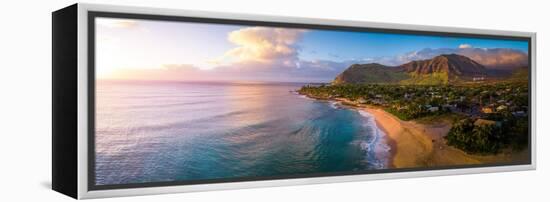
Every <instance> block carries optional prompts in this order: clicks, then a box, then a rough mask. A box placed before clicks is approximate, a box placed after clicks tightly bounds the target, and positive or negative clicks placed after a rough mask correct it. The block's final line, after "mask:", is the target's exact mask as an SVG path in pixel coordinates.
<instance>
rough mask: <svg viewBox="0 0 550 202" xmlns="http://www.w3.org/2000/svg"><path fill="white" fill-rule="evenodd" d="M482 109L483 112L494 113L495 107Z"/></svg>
mask: <svg viewBox="0 0 550 202" xmlns="http://www.w3.org/2000/svg"><path fill="white" fill-rule="evenodd" d="M481 111H482V112H483V113H486V114H490V113H493V108H491V107H482V108H481Z"/></svg>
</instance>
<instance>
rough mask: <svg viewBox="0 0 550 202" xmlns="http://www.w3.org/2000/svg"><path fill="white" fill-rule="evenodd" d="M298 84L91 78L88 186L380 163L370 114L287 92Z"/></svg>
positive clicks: (376, 165)
mask: <svg viewBox="0 0 550 202" xmlns="http://www.w3.org/2000/svg"><path fill="white" fill-rule="evenodd" d="M302 85H303V84H292V83H206V82H198V83H184V82H136V81H98V82H97V91H96V184H97V185H106V184H127V183H143V182H165V181H181V180H201V179H219V178H234V177H255V176H280V175H290V174H311V173H325V172H340V171H357V170H365V169H379V168H385V167H386V166H387V159H386V158H387V157H388V155H387V154H385V153H384V152H387V150H380V149H375V147H377V146H379V144H380V139H381V134H379V133H381V132H380V131H379V129H377V128H376V125H375V124H374V121H373V119H372V117H370V116H368V114H366V115H365V114H364V115H361V114H360V113H359V112H358V111H356V110H353V109H347V108H345V107H342V106H338V104H335V103H333V104H331V103H329V102H326V101H316V100H312V99H307V98H303V97H302V96H300V95H296V94H295V93H292V92H291V91H292V90H296V89H298V88H300V87H301V86H302ZM377 144H378V145H377Z"/></svg>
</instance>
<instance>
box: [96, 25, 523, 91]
mask: <svg viewBox="0 0 550 202" xmlns="http://www.w3.org/2000/svg"><path fill="white" fill-rule="evenodd" d="M527 52H528V44H527V42H525V41H512V40H494V39H479V38H459V37H444V36H433V35H430V36H428V35H407V34H390V33H376V32H350V31H336V30H314V29H296V28H280V27H258V26H240V25H227V24H207V23H188V22H171V21H156V20H133V19H121V18H103V17H101V18H97V19H96V72H97V75H96V76H97V78H98V79H131V80H178V81H195V80H203V81H211V80H213V81H284V82H328V81H330V80H332V79H333V78H334V77H335V76H336V75H337V74H338V73H340V72H342V71H343V70H345V68H347V67H348V66H349V65H351V64H356V63H380V64H384V65H388V66H395V65H400V64H404V63H407V62H410V61H413V60H421V59H430V58H432V57H435V56H437V55H440V54H449V53H456V54H462V55H465V56H467V57H470V58H471V59H473V60H475V61H477V62H479V63H481V64H483V65H485V66H486V67H487V68H513V67H517V66H525V65H527Z"/></svg>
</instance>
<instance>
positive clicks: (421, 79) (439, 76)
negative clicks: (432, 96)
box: [400, 72, 449, 85]
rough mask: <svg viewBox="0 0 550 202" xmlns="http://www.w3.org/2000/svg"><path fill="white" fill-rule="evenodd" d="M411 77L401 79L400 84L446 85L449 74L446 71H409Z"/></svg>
mask: <svg viewBox="0 0 550 202" xmlns="http://www.w3.org/2000/svg"><path fill="white" fill-rule="evenodd" d="M410 76H411V78H410V79H406V80H403V81H401V82H400V83H401V84H417V85H447V84H449V75H448V73H447V72H434V73H431V74H416V73H411V74H410Z"/></svg>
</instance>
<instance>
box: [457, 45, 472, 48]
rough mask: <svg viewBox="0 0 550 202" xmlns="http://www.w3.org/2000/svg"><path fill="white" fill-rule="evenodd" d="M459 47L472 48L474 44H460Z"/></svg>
mask: <svg viewBox="0 0 550 202" xmlns="http://www.w3.org/2000/svg"><path fill="white" fill-rule="evenodd" d="M458 48H472V45H470V44H460V46H458Z"/></svg>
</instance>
